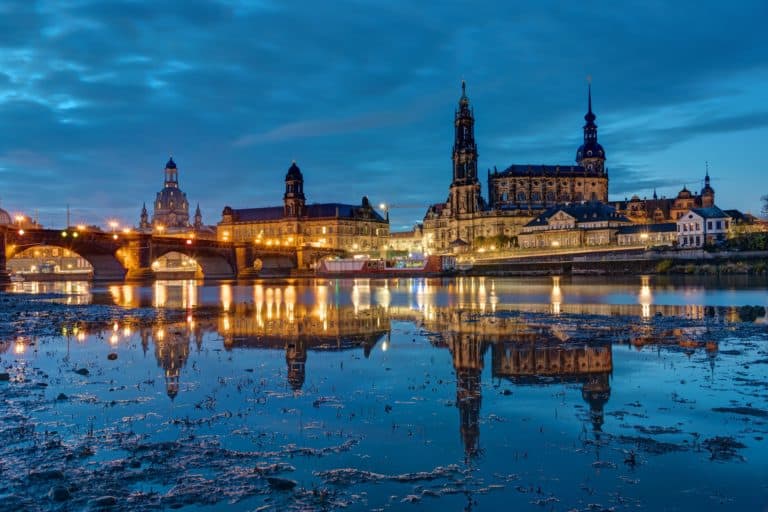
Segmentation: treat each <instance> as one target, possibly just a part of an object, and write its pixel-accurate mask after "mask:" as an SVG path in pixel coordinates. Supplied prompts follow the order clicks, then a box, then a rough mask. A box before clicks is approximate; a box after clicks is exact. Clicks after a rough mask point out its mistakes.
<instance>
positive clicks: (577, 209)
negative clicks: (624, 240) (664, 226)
mask: <svg viewBox="0 0 768 512" xmlns="http://www.w3.org/2000/svg"><path fill="white" fill-rule="evenodd" d="M560 211H562V212H565V213H567V214H568V215H570V216H571V217H573V218H574V219H576V223H577V224H579V223H581V222H599V221H607V220H612V221H617V222H627V223H629V222H630V220H629V219H628V218H626V217H625V216H624V215H621V214H618V213H616V209H615V208H614V207H612V206H609V205H607V204H605V203H600V202H597V201H590V202H586V203H578V204H567V205H559V206H553V207H551V208H548V209H547V210H546V211H545V212H544V213H542V214H541V215H539V216H537V217H536V218H534V219H533V220H531V221H530V222H529V223H528V224H526V225H525V227H535V226H546V225H548V224H549V218H550V217H552V216H553V215H555V214H556V213H557V212H560Z"/></svg>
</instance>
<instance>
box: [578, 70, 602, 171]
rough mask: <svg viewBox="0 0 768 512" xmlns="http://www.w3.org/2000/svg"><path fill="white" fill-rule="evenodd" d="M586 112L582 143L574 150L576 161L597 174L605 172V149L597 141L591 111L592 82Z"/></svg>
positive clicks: (595, 126)
mask: <svg viewBox="0 0 768 512" xmlns="http://www.w3.org/2000/svg"><path fill="white" fill-rule="evenodd" d="M587 97H588V99H587V113H586V114H585V115H584V120H585V121H586V123H585V124H584V143H583V144H582V145H581V146H579V149H578V151H576V163H578V164H579V165H580V166H582V167H583V168H584V169H586V170H587V171H591V172H595V173H598V174H604V173H605V151H604V150H603V146H601V145H600V143H599V142H597V125H596V124H595V119H596V118H597V117H596V116H595V114H594V113H593V112H592V84H589V89H588V93H587Z"/></svg>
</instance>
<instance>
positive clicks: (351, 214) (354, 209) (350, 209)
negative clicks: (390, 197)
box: [232, 203, 386, 222]
mask: <svg viewBox="0 0 768 512" xmlns="http://www.w3.org/2000/svg"><path fill="white" fill-rule="evenodd" d="M362 210H364V211H365V212H366V213H367V214H368V215H369V218H370V219H371V220H374V221H378V222H386V220H385V219H384V217H382V216H381V215H380V214H379V213H378V212H377V211H376V210H374V209H373V208H367V209H364V208H363V207H361V206H360V205H353V204H343V203H318V204H308V205H306V207H305V214H304V216H303V217H302V218H308V219H323V218H331V217H337V216H338V217H339V218H343V219H359V218H364V216H363V215H362ZM284 216H285V209H284V208H283V207H282V206H268V207H266V208H243V209H233V210H232V220H233V221H234V222H257V221H262V222H264V221H271V220H280V219H282V218H283V217H284Z"/></svg>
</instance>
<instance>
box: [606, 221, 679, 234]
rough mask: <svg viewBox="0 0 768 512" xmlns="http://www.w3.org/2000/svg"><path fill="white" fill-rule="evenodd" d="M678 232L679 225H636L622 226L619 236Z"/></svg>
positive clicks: (669, 223)
mask: <svg viewBox="0 0 768 512" xmlns="http://www.w3.org/2000/svg"><path fill="white" fill-rule="evenodd" d="M676 231H677V224H676V223H674V222H664V223H661V224H635V225H632V226H622V227H620V228H619V230H618V234H619V235H634V234H635V233H673V232H676Z"/></svg>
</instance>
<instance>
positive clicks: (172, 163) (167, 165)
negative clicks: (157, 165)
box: [165, 157, 176, 169]
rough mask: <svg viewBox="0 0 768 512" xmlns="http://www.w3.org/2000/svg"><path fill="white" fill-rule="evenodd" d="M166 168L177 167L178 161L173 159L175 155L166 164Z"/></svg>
mask: <svg viewBox="0 0 768 512" xmlns="http://www.w3.org/2000/svg"><path fill="white" fill-rule="evenodd" d="M165 168H166V169H175V168H176V162H174V161H173V157H170V158H169V159H168V163H166V164H165Z"/></svg>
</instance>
